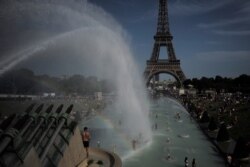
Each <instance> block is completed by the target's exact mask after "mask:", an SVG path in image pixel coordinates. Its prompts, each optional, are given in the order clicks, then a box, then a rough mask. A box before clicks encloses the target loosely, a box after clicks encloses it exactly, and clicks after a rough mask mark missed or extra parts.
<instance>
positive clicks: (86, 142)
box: [82, 127, 90, 158]
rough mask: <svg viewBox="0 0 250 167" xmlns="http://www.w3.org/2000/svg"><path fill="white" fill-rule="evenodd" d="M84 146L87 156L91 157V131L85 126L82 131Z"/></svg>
mask: <svg viewBox="0 0 250 167" xmlns="http://www.w3.org/2000/svg"><path fill="white" fill-rule="evenodd" d="M82 140H83V146H84V148H85V150H86V154H87V158H88V157H89V141H90V133H89V131H88V128H87V127H84V129H83V133H82Z"/></svg>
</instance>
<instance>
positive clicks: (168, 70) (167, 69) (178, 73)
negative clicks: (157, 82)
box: [144, 61, 186, 87]
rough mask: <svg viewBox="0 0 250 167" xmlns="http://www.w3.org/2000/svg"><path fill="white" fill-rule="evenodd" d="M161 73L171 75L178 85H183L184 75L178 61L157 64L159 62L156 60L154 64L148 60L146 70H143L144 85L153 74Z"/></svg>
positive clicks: (147, 83) (148, 82)
mask: <svg viewBox="0 0 250 167" xmlns="http://www.w3.org/2000/svg"><path fill="white" fill-rule="evenodd" d="M163 73H165V74H169V75H171V76H173V77H174V78H175V79H176V81H177V82H178V83H179V86H180V87H183V82H184V81H185V79H186V77H185V75H184V73H183V71H182V69H181V67H180V65H179V64H178V63H174V64H173V63H171V65H170V64H169V63H163V64H159V62H157V63H156V64H152V62H150V61H148V64H147V67H146V70H145V71H144V78H145V82H146V86H148V85H149V84H150V80H151V79H152V78H153V77H154V76H157V75H158V74H163Z"/></svg>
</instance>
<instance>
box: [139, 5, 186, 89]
mask: <svg viewBox="0 0 250 167" xmlns="http://www.w3.org/2000/svg"><path fill="white" fill-rule="evenodd" d="M159 1H160V3H159V14H158V24H157V32H156V35H155V36H154V40H155V42H154V48H153V52H152V55H151V58H150V60H148V61H147V66H146V69H145V71H144V77H145V79H146V84H147V85H148V84H149V81H150V80H151V79H152V78H153V77H155V78H156V80H157V79H158V78H159V76H158V74H160V73H168V74H170V75H172V76H174V77H175V78H176V80H177V81H179V82H180V84H182V83H183V81H184V80H185V79H186V77H185V74H184V73H183V71H182V69H181V66H180V60H178V59H176V55H175V51H174V47H173V44H172V40H173V36H172V35H171V33H170V29H169V19H168V1H167V0H159ZM161 47H166V49H167V54H168V56H167V59H159V55H160V49H161Z"/></svg>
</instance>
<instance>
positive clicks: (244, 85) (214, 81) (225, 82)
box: [184, 74, 250, 93]
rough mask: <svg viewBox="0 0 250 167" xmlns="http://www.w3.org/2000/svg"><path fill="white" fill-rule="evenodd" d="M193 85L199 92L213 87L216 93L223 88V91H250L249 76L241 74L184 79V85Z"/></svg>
mask: <svg viewBox="0 0 250 167" xmlns="http://www.w3.org/2000/svg"><path fill="white" fill-rule="evenodd" d="M189 85H193V86H194V88H196V89H198V90H199V91H200V92H201V91H204V90H208V89H214V90H216V91H217V92H218V93H219V92H221V91H222V90H224V91H225V92H232V93H234V92H237V91H240V92H242V93H250V76H249V75H246V74H243V75H240V76H239V77H237V78H234V79H233V78H227V77H224V78H223V77H221V76H216V77H215V78H207V77H202V78H201V79H197V78H193V79H187V80H186V81H184V86H185V87H186V88H188V86H189Z"/></svg>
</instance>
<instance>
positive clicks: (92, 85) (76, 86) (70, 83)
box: [0, 69, 113, 95]
mask: <svg viewBox="0 0 250 167" xmlns="http://www.w3.org/2000/svg"><path fill="white" fill-rule="evenodd" d="M112 89H113V86H112V85H111V84H110V83H109V82H108V81H106V80H101V81H99V80H98V79H97V78H96V77H93V76H90V77H84V76H82V75H73V76H70V77H64V78H59V77H51V76H48V75H35V74H34V72H33V71H31V70H28V69H19V70H12V71H9V72H7V73H5V74H3V75H1V76H0V93H2V94H36V95H39V94H41V93H43V92H55V93H57V94H63V95H68V94H73V93H77V94H78V95H92V94H93V93H94V92H98V91H102V92H104V93H108V92H110V91H111V90H112Z"/></svg>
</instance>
